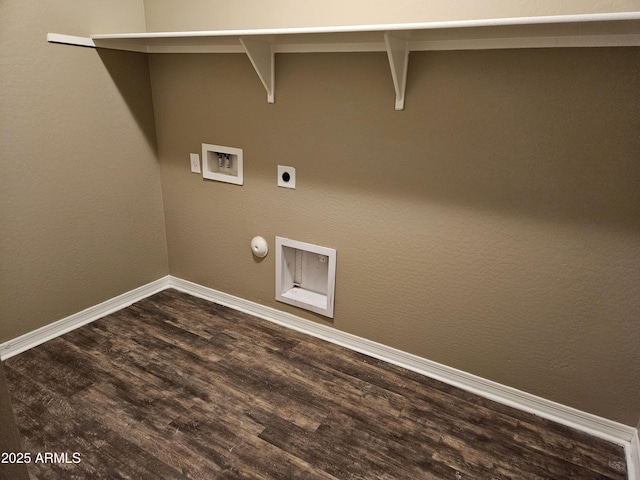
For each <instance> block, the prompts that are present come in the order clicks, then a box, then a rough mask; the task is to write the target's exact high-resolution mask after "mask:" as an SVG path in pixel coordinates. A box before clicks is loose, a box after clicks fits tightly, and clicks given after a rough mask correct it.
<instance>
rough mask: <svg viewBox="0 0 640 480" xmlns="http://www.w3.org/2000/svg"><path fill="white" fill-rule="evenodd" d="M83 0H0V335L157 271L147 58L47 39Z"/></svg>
mask: <svg viewBox="0 0 640 480" xmlns="http://www.w3.org/2000/svg"><path fill="white" fill-rule="evenodd" d="M89 3H91V4H95V3H99V2H84V1H50V2H22V1H13V0H10V1H3V2H0V185H1V187H0V232H1V234H0V265H1V267H0V342H2V341H7V340H9V339H11V338H14V337H16V336H18V335H21V334H24V333H27V332H29V331H32V330H34V329H36V328H38V327H41V326H43V325H46V324H49V323H51V322H53V321H56V320H59V319H61V318H64V317H66V316H68V315H70V314H72V313H75V312H78V311H80V310H83V309H85V308H87V307H90V306H93V305H96V304H98V303H100V302H102V301H104V300H107V299H109V298H112V297H114V296H116V295H119V294H121V293H123V292H126V291H129V290H131V289H133V288H136V287H138V286H140V285H143V284H145V283H148V282H150V281H152V280H156V279H157V278H159V277H161V276H163V275H166V274H167V272H168V264H167V258H166V239H165V232H164V216H163V211H162V193H161V186H160V175H159V167H158V164H157V161H156V158H155V127H154V123H153V107H152V103H151V89H150V85H149V69H148V62H147V58H146V57H145V56H144V55H138V54H130V53H123V52H106V53H104V54H103V55H102V57H101V56H100V54H99V53H98V51H97V50H95V49H92V48H79V47H71V46H66V45H58V44H48V43H47V42H46V33H47V32H48V31H56V30H55V29H54V28H55V27H58V26H61V25H66V26H69V27H72V26H73V25H72V24H73V22H72V18H73V13H74V12H75V11H76V10H75V8H76V7H77V11H78V14H79V15H80V16H79V17H78V19H76V20H78V22H80V20H82V21H84V20H85V19H86V15H85V13H87V11H86V10H85V9H84V7H85V6H86V5H85V4H89ZM103 3H104V2H103ZM119 3H120V4H121V6H122V2H119ZM129 4H130V5H132V6H133V5H134V2H129ZM132 8H133V7H132ZM98 10H99V9H98ZM134 10H135V11H134V12H131V14H132V15H134V14H135V12H136V11H138V10H137V9H134ZM125 13H126V12H125V11H122V10H120V11H119V12H118V15H116V16H120V15H124V14H125ZM114 15H115V14H114ZM60 33H73V32H70V31H66V30H64V31H61V32H60Z"/></svg>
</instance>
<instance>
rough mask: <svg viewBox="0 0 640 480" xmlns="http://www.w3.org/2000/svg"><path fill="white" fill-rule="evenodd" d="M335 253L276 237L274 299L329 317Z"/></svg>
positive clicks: (334, 277)
mask: <svg viewBox="0 0 640 480" xmlns="http://www.w3.org/2000/svg"><path fill="white" fill-rule="evenodd" d="M335 283H336V251H335V250H334V249H333V248H327V247H321V246H319V245H313V244H310V243H304V242H299V241H297V240H291V239H288V238H282V237H276V300H277V301H279V302H283V303H288V304H289V305H294V306H296V307H300V308H304V309H306V310H310V311H312V312H315V313H319V314H320V315H324V316H326V317H329V318H333V305H334V292H335Z"/></svg>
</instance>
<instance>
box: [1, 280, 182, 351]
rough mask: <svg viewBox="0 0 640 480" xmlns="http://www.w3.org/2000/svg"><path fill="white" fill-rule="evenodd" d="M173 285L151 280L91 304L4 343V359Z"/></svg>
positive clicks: (163, 281)
mask: <svg viewBox="0 0 640 480" xmlns="http://www.w3.org/2000/svg"><path fill="white" fill-rule="evenodd" d="M169 285H170V277H169V276H166V277H162V278H160V279H158V280H155V281H153V282H151V283H148V284H146V285H143V286H141V287H138V288H135V289H133V290H130V291H128V292H125V293H123V294H122V295H118V296H117V297H114V298H111V299H109V300H107V301H105V302H102V303H99V304H98V305H94V306H93V307H89V308H87V309H85V310H82V311H81V312H78V313H74V314H73V315H70V316H68V317H66V318H63V319H62V320H58V321H57V322H54V323H50V324H49V325H45V326H44V327H41V328H38V329H37V330H33V331H31V332H29V333H25V334H24V335H21V336H19V337H16V338H14V339H13V340H9V341H8V342H4V343H2V344H0V360H6V359H7V358H10V357H13V356H14V355H18V354H19V353H22V352H24V351H25V350H28V349H30V348H33V347H35V346H37V345H40V344H41V343H44V342H46V341H48V340H51V339H53V338H56V337H59V336H60V335H64V334H65V333H67V332H70V331H71V330H75V329H76V328H78V327H81V326H83V325H86V324H87V323H91V322H93V321H95V320H98V319H99V318H102V317H104V316H106V315H109V314H110V313H113V312H116V311H118V310H121V309H123V308H125V307H128V306H129V305H131V304H133V303H135V302H137V301H139V300H142V299H143V298H146V297H148V296H150V295H153V294H154V293H158V292H160V291H162V290H165V289H166V288H168V287H169Z"/></svg>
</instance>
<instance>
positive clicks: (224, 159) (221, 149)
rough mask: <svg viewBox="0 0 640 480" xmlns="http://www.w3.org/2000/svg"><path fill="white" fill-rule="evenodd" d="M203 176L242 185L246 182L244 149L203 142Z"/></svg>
mask: <svg viewBox="0 0 640 480" xmlns="http://www.w3.org/2000/svg"><path fill="white" fill-rule="evenodd" d="M202 176H203V177H204V178H206V179H209V180H217V181H218V182H227V183H234V184H236V185H242V184H243V182H244V175H243V160H242V149H241V148H234V147H225V146H222V145H211V144H209V143H203V144H202Z"/></svg>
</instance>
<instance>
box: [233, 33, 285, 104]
mask: <svg viewBox="0 0 640 480" xmlns="http://www.w3.org/2000/svg"><path fill="white" fill-rule="evenodd" d="M240 43H242V46H243V47H244V51H245V52H246V54H247V56H248V57H249V60H251V64H252V65H253V68H254V69H255V71H256V73H257V74H258V77H260V81H261V82H262V85H264V88H265V90H266V91H267V102H269V103H275V84H276V79H275V54H274V52H273V48H272V46H271V45H270V44H268V43H264V42H260V41H258V40H252V39H248V38H240Z"/></svg>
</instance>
